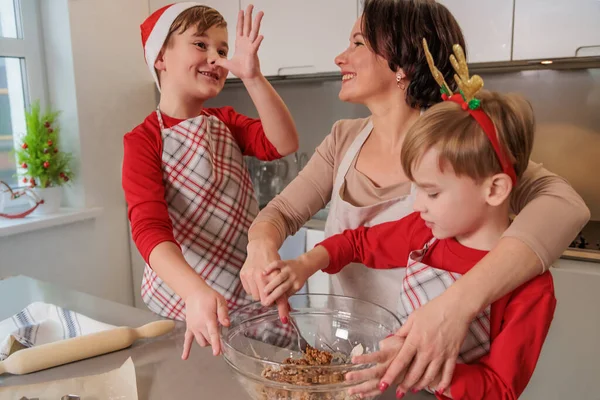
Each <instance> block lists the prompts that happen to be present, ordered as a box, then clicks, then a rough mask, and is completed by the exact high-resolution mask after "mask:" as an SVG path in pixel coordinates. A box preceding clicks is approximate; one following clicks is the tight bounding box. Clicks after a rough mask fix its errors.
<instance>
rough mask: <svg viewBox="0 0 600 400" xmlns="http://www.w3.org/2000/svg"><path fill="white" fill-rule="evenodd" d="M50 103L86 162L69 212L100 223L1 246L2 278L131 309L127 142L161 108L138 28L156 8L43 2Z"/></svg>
mask: <svg viewBox="0 0 600 400" xmlns="http://www.w3.org/2000/svg"><path fill="white" fill-rule="evenodd" d="M41 6H42V12H41V15H42V21H41V22H42V24H43V28H44V29H43V32H44V41H45V42H46V43H45V45H46V48H45V52H46V57H47V67H48V68H47V69H48V80H49V97H50V102H51V104H53V106H54V107H55V108H57V109H61V110H62V111H63V114H62V116H61V120H60V122H61V125H62V128H63V135H64V136H63V144H64V147H65V149H66V150H70V151H73V152H74V153H75V154H76V155H77V156H78V157H77V158H80V160H81V162H80V163H78V165H77V170H78V177H77V179H76V181H75V184H74V186H73V187H72V188H70V189H68V190H67V191H66V193H67V199H66V202H65V203H66V204H65V205H70V206H87V207H102V208H103V209H104V211H103V213H102V215H100V216H99V217H98V218H96V219H95V220H92V221H86V222H80V223H76V224H71V225H65V226H60V227H56V228H52V229H47V230H42V231H36V232H32V233H27V234H21V235H16V236H10V237H7V238H3V239H2V240H1V241H0V259H1V263H0V276H7V275H15V274H25V275H29V276H32V277H35V278H39V279H43V280H47V281H51V282H57V283H61V284H63V285H64V286H68V287H71V288H74V289H77V290H81V291H84V292H88V293H91V294H94V295H98V296H101V297H105V298H108V299H111V300H115V301H118V302H121V303H125V304H133V285H132V272H131V259H130V249H129V235H128V231H129V227H128V224H127V216H126V204H125V200H124V196H123V193H122V189H121V161H122V156H123V145H122V138H123V135H124V134H125V133H126V132H128V131H130V130H131V129H132V128H133V127H134V126H136V125H137V124H139V123H140V122H142V121H143V119H144V118H145V117H146V115H148V114H149V113H150V112H151V111H152V110H153V109H154V107H155V95H154V87H153V83H152V80H151V77H150V74H149V73H148V71H147V69H146V65H145V62H144V58H143V51H142V47H141V41H140V33H139V25H140V23H141V22H142V21H143V20H144V19H145V18H146V17H147V16H148V13H149V8H148V0H127V1H122V0H103V1H92V0H88V1H74V0H70V1H67V0H52V1H41Z"/></svg>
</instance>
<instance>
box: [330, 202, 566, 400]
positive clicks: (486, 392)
mask: <svg viewBox="0 0 600 400" xmlns="http://www.w3.org/2000/svg"><path fill="white" fill-rule="evenodd" d="M432 237H433V235H432V233H431V230H430V229H429V228H427V226H426V225H425V223H424V221H423V220H422V219H421V217H420V216H419V214H418V213H413V214H410V215H408V216H407V217H405V218H403V219H401V220H399V221H394V222H388V223H385V224H381V225H377V226H373V227H371V228H365V227H361V228H358V229H355V230H347V231H345V232H343V233H342V234H340V235H336V236H333V237H331V238H329V239H326V240H325V241H323V242H322V243H320V245H322V246H323V247H325V249H326V250H327V252H328V253H329V256H330V264H329V267H328V268H327V269H325V270H324V271H325V272H328V273H336V272H339V271H340V270H341V269H342V268H343V267H344V266H345V265H347V264H349V263H351V262H359V263H363V264H365V265H366V266H368V267H370V268H376V269H389V268H404V267H405V266H406V264H407V260H408V255H409V253H410V252H411V251H413V250H419V249H422V248H423V247H424V245H425V244H426V243H427V242H429V240H431V238H432ZM486 253H487V252H486V251H481V250H475V249H471V248H467V247H465V246H463V245H461V244H460V243H458V242H457V241H456V240H455V239H442V240H439V241H438V243H436V244H435V245H434V246H432V247H431V248H430V249H429V250H428V251H427V252H426V254H425V257H424V258H423V260H422V262H423V263H424V264H426V265H429V266H431V267H433V268H438V269H443V270H447V271H451V272H456V273H459V274H464V273H466V272H467V271H469V270H470V269H471V268H472V267H473V266H474V265H475V264H476V263H477V262H478V261H479V260H481V258H482V257H483V256H484V255H485V254H486ZM399 286H400V285H399ZM555 308H556V299H555V297H554V285H553V281H552V275H550V272H546V273H544V274H542V275H540V276H538V277H536V278H534V279H533V280H531V281H529V282H527V283H525V284H523V285H522V286H520V287H519V288H517V289H516V290H514V291H513V292H511V293H509V294H507V295H506V296H504V297H502V298H501V299H499V300H497V301H496V302H494V303H492V305H491V315H490V323H491V332H490V339H491V346H490V352H489V353H488V354H487V355H486V356H484V357H482V358H480V359H479V360H478V361H477V362H475V363H472V364H457V365H456V369H455V372H454V377H453V379H452V385H451V387H450V391H451V393H452V397H453V398H454V399H465V400H479V399H485V400H496V399H498V400H500V399H502V400H509V399H517V398H518V397H519V395H520V394H521V393H522V392H523V390H525V387H526V386H527V384H528V383H529V380H530V379H531V376H532V374H533V371H534V369H535V365H536V363H537V360H538V358H539V356H540V352H541V350H542V345H543V344H544V340H545V339H546V335H547V334H548V330H549V329H550V323H551V321H552V318H553V316H554V310H555ZM438 398H440V399H444V398H445V397H440V396H438Z"/></svg>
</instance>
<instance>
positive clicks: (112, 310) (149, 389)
mask: <svg viewBox="0 0 600 400" xmlns="http://www.w3.org/2000/svg"><path fill="white" fill-rule="evenodd" d="M35 301H43V302H46V303H52V304H56V305H58V306H61V307H65V308H68V309H70V310H72V311H76V312H78V313H81V314H83V315H86V316H88V317H90V318H93V319H96V320H99V321H102V322H106V323H109V324H113V325H118V326H140V325H143V324H145V323H148V322H151V321H154V320H157V319H159V318H158V317H157V316H156V315H154V314H152V313H150V312H147V311H144V310H140V309H137V308H133V307H129V306H125V305H122V304H117V303H114V302H111V301H108V300H104V299H100V298H97V297H93V296H90V295H87V294H84V293H79V292H75V291H72V290H69V289H66V288H61V287H58V286H56V285H52V284H49V283H45V282H40V281H37V280H34V279H31V278H27V277H22V276H19V277H14V278H9V279H5V280H2V281H0V321H1V320H4V319H5V318H8V317H10V316H12V315H14V314H15V313H17V312H18V311H20V310H22V309H23V308H25V307H26V306H27V305H28V304H30V303H32V302H35ZM184 333H185V326H184V324H183V323H178V324H177V327H176V329H175V330H174V331H173V332H172V333H170V334H169V335H165V336H163V337H160V338H156V339H149V340H141V341H138V342H136V343H134V345H133V346H132V347H130V348H128V349H125V350H122V351H118V352H114V353H111V354H106V355H103V356H98V357H94V358H91V359H88V360H83V361H79V362H76V363H72V364H67V365H63V366H60V367H56V368H52V369H49V370H45V371H40V372H37V373H33V374H30V375H25V376H12V375H1V376H0V386H5V385H25V384H31V383H40V382H47V381H52V380H57V379H65V378H72V377H77V376H86V375H94V374H100V373H103V372H108V371H110V370H113V369H116V368H119V367H120V366H121V365H122V364H123V363H124V362H125V361H126V360H127V359H128V358H129V357H131V358H132V359H133V362H134V364H135V370H136V377H137V388H138V396H139V399H140V400H146V399H150V400H164V399H176V398H192V397H193V398H198V399H217V398H218V399H224V400H225V399H226V400H230V399H249V398H250V397H249V396H248V395H247V394H246V393H245V391H244V389H243V388H242V387H241V386H240V385H239V384H238V382H237V380H236V379H235V377H234V375H233V373H232V372H231V371H230V369H229V367H228V366H227V364H226V363H225V361H224V360H223V359H222V357H213V355H212V353H211V350H210V348H200V347H198V346H196V345H195V346H194V348H193V349H192V354H191V356H190V359H189V360H187V361H182V360H181V358H180V357H181V352H182V349H183V336H184ZM394 398H395V396H394V393H393V391H392V390H388V392H386V393H385V395H384V396H382V397H381V398H380V399H381V400H392V399H394ZM405 398H406V399H411V400H419V399H422V400H425V399H428V400H431V399H434V398H435V397H433V396H431V395H427V394H424V393H423V394H416V395H407V396H406V397H405Z"/></svg>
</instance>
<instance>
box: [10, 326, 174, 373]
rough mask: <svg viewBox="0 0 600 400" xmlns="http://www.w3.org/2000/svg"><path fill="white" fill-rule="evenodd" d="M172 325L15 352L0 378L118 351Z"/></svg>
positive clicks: (122, 330) (125, 329) (111, 332)
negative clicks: (6, 374)
mask: <svg viewBox="0 0 600 400" xmlns="http://www.w3.org/2000/svg"><path fill="white" fill-rule="evenodd" d="M174 327H175V322H174V321H167V320H164V321H155V322H151V323H149V324H146V325H144V326H141V327H139V328H129V327H120V328H115V329H109V330H106V331H102V332H97V333H92V334H89V335H84V336H78V337H74V338H71V339H65V340H61V341H58V342H53V343H48V344H43V345H40V346H35V347H30V348H27V349H23V350H19V351H16V352H15V353H13V354H11V355H10V356H9V357H8V358H7V359H6V360H4V361H0V375H2V374H4V373H9V374H14V375H23V374H29V373H31V372H36V371H40V370H43V369H46V368H52V367H57V366H59V365H63V364H67V363H70V362H74V361H79V360H83V359H86V358H90V357H95V356H99V355H101V354H106V353H110V352H113V351H117V350H122V349H124V348H126V347H129V346H131V344H132V343H133V342H134V341H136V340H138V339H145V338H151V337H156V336H161V335H164V334H166V333H169V332H171V331H172V330H173V328H174Z"/></svg>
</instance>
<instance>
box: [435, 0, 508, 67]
mask: <svg viewBox="0 0 600 400" xmlns="http://www.w3.org/2000/svg"><path fill="white" fill-rule="evenodd" d="M438 1H439V2H440V3H441V4H443V5H445V6H446V7H447V8H448V10H450V12H451V13H452V15H454V18H456V20H457V21H458V23H459V25H460V27H461V29H462V31H463V35H464V36H465V41H466V43H467V61H468V62H469V63H481V62H493V61H510V57H511V43H512V28H513V0H438Z"/></svg>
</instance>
